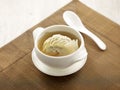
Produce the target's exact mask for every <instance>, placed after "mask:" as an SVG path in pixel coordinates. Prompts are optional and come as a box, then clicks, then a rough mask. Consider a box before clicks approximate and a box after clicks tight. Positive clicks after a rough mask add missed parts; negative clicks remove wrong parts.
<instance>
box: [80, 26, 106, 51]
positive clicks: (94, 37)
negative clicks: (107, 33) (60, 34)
mask: <svg viewBox="0 0 120 90" xmlns="http://www.w3.org/2000/svg"><path fill="white" fill-rule="evenodd" d="M80 29H83V30H84V32H82V33H84V34H86V35H88V36H89V37H90V38H91V39H92V40H93V41H94V42H95V43H96V44H97V45H98V47H99V48H100V49H101V50H105V49H106V44H105V43H104V42H103V41H102V40H101V39H100V38H98V37H97V36H96V35H95V34H93V33H92V32H90V31H89V30H88V29H87V28H85V27H83V28H80ZM83 30H81V31H83ZM81 31H80V32H81Z"/></svg>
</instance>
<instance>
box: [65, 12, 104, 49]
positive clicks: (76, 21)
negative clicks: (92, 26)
mask: <svg viewBox="0 0 120 90" xmlns="http://www.w3.org/2000/svg"><path fill="white" fill-rule="evenodd" d="M63 19H64V21H65V22H66V23H67V24H68V25H69V26H71V27H72V28H74V29H75V30H78V31H80V32H81V33H84V34H86V35H87V36H89V37H90V38H91V39H92V40H93V41H94V42H95V43H96V44H97V45H98V47H99V48H100V49H101V50H105V49H106V45H105V43H104V42H103V41H102V40H101V39H100V38H98V37H97V36H96V35H95V34H93V33H92V32H90V31H89V30H88V29H87V28H85V26H84V25H83V24H82V21H81V20H80V18H79V17H78V16H77V15H76V14H75V13H74V12H72V11H65V12H64V13H63Z"/></svg>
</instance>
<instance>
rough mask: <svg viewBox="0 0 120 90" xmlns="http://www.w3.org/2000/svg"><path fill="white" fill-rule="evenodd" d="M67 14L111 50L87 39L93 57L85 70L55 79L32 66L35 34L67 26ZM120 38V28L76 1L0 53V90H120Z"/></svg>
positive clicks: (89, 57) (2, 49)
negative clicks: (65, 16)
mask: <svg viewBox="0 0 120 90" xmlns="http://www.w3.org/2000/svg"><path fill="white" fill-rule="evenodd" d="M65 10H72V11H74V12H76V13H77V14H78V15H79V16H80V17H81V19H82V21H83V23H84V24H85V26H86V27H87V28H88V29H89V30H90V31H92V32H93V33H95V34H96V35H97V36H99V37H100V38H101V39H102V40H103V41H104V42H105V43H106V44H107V50H106V51H101V50H99V48H98V47H97V46H96V45H95V43H94V42H93V41H92V40H91V39H90V38H89V37H87V36H86V35H83V36H84V38H85V45H86V48H87V51H88V53H89V55H88V60H87V62H86V64H85V66H84V67H83V68H82V69H81V70H79V71H78V72H77V73H74V74H72V75H69V76H64V77H52V76H48V75H45V74H43V73H42V72H40V71H39V70H37V69H36V67H35V66H34V65H33V63H32V60H31V51H32V49H33V38H32V31H33V30H34V29H35V28H37V27H39V26H42V27H47V26H50V25H54V24H65V22H64V21H63V18H62V14H63V12H64V11H65ZM119 34H120V26H119V25H117V24H116V23H113V22H112V21H110V20H108V19H107V18H105V17H103V16H101V15H100V14H98V13H96V12H95V11H93V10H91V9H90V8H88V7H86V6H85V5H84V4H82V3H80V2H78V1H77V0H73V1H72V2H71V3H69V4H68V5H67V6H65V7H63V8H62V9H60V10H59V11H57V12H56V13H54V14H53V15H52V16H50V17H48V18H47V19H45V20H44V21H42V22H40V23H39V24H37V25H36V26H34V27H32V28H31V29H29V30H28V31H27V32H25V33H24V34H23V35H21V36H20V37H18V38H16V39H15V40H14V41H12V42H10V43H9V44H8V45H6V46H4V47H3V48H1V49H0V90H120V35H119Z"/></svg>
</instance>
